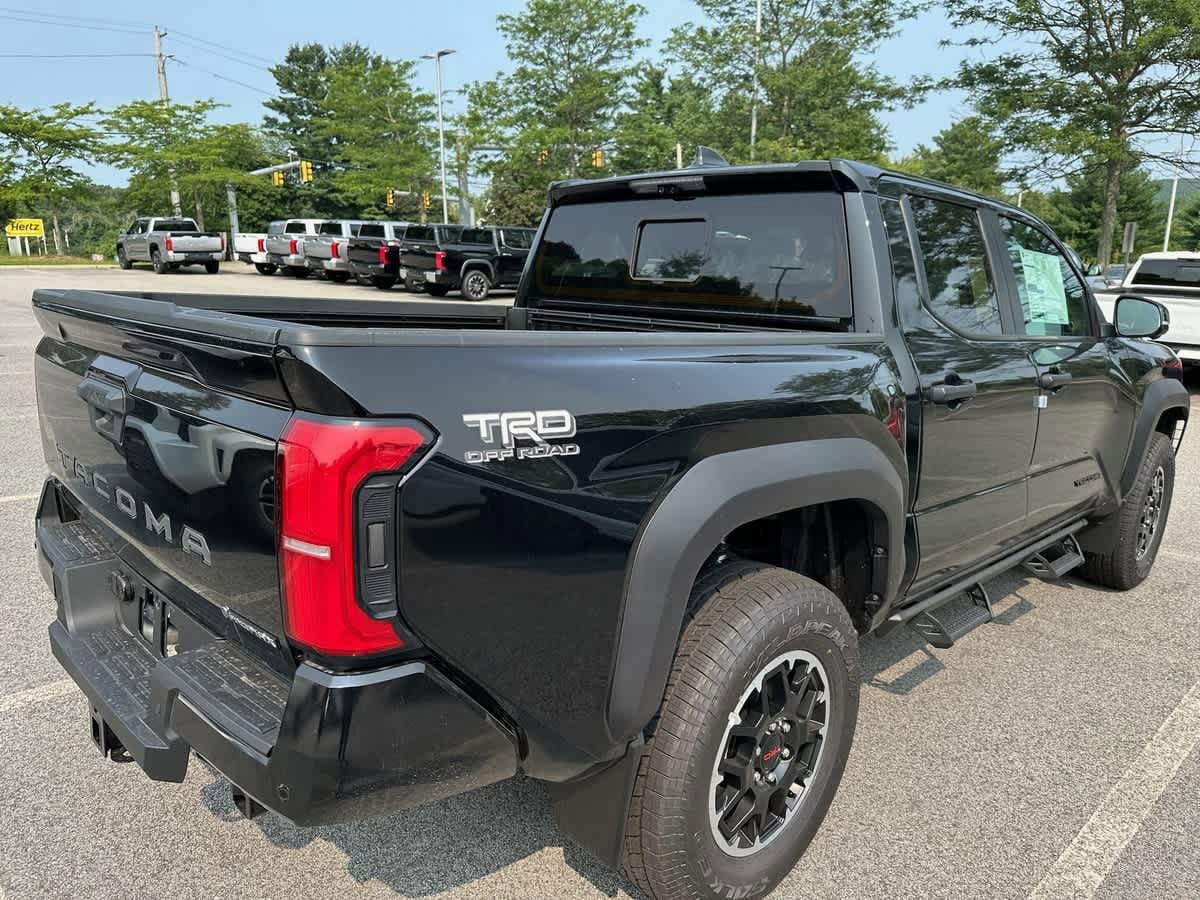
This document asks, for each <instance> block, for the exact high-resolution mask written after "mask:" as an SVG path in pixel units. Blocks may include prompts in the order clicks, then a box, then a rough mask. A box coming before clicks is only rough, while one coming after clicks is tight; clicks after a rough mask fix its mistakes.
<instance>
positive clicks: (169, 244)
mask: <svg viewBox="0 0 1200 900" xmlns="http://www.w3.org/2000/svg"><path fill="white" fill-rule="evenodd" d="M163 246H164V247H166V248H167V252H168V253H170V252H171V251H172V250H174V249H175V244H174V243H173V242H172V241H171V236H170V235H169V234H168V235H167V239H166V240H165V241H164V242H163Z"/></svg>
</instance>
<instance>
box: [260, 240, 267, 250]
mask: <svg viewBox="0 0 1200 900" xmlns="http://www.w3.org/2000/svg"><path fill="white" fill-rule="evenodd" d="M258 252H259V253H266V252H267V240H266V238H259V239H258Z"/></svg>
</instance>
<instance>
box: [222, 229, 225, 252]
mask: <svg viewBox="0 0 1200 900" xmlns="http://www.w3.org/2000/svg"><path fill="white" fill-rule="evenodd" d="M221 252H222V253H224V252H225V234H224V233H223V232H222V234H221Z"/></svg>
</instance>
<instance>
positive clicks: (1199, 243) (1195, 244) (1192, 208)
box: [1171, 196, 1200, 251]
mask: <svg viewBox="0 0 1200 900" xmlns="http://www.w3.org/2000/svg"><path fill="white" fill-rule="evenodd" d="M1176 221H1178V223H1179V225H1178V226H1177V227H1175V228H1172V229H1171V234H1172V237H1173V238H1174V239H1175V240H1176V241H1177V243H1178V244H1179V245H1180V246H1181V248H1182V249H1184V250H1196V251H1200V196H1197V197H1196V199H1195V200H1194V201H1192V203H1191V204H1190V205H1189V206H1187V207H1186V208H1184V210H1183V211H1182V212H1180V213H1179V214H1178V219H1177V220H1176Z"/></svg>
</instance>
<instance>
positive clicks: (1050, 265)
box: [1017, 247, 1071, 333]
mask: <svg viewBox="0 0 1200 900" xmlns="http://www.w3.org/2000/svg"><path fill="white" fill-rule="evenodd" d="M1017 249H1018V251H1019V253H1020V257H1021V278H1022V279H1024V281H1025V296H1026V298H1028V302H1029V323H1030V324H1031V325H1036V324H1038V323H1041V324H1044V325H1066V324H1068V323H1069V322H1070V321H1071V317H1070V313H1069V312H1068V311H1067V291H1066V288H1065V286H1064V285H1063V275H1062V265H1061V264H1060V262H1059V259H1058V257H1057V256H1052V255H1051V254H1049V253H1039V252H1038V251H1036V250H1029V249H1027V248H1025V247H1018V248H1017ZM1031 333H1032V332H1031Z"/></svg>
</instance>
